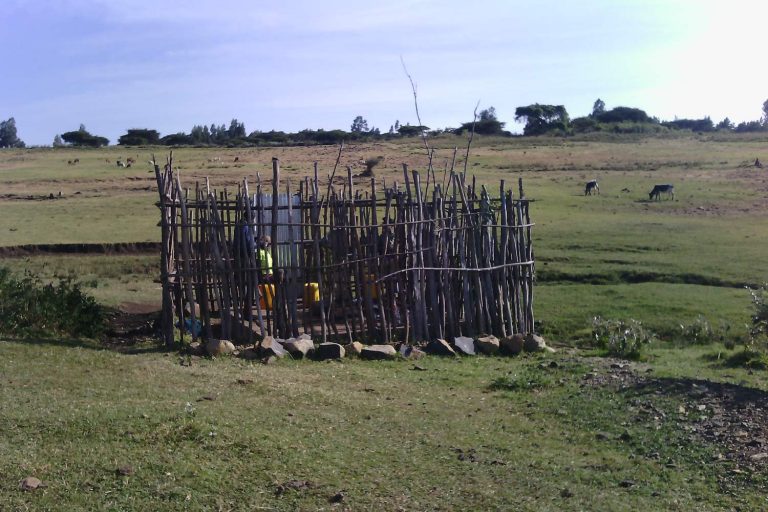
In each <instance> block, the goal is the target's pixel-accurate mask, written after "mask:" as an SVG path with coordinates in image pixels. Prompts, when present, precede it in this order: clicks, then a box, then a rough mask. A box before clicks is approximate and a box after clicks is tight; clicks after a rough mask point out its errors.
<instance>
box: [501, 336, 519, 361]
mask: <svg viewBox="0 0 768 512" xmlns="http://www.w3.org/2000/svg"><path fill="white" fill-rule="evenodd" d="M524 344H525V336H523V335H522V334H519V333H518V334H513V335H512V336H507V337H506V338H502V340H501V342H500V343H499V347H500V349H501V351H502V352H503V353H504V354H507V355H511V356H516V355H517V354H519V353H520V352H522V351H523V345H524Z"/></svg>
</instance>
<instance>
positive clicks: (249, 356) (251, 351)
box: [240, 348, 259, 361]
mask: <svg viewBox="0 0 768 512" xmlns="http://www.w3.org/2000/svg"><path fill="white" fill-rule="evenodd" d="M240 357H242V358H243V359H245V360H246V361H255V360H256V359H258V358H259V351H258V350H257V349H255V348H247V349H245V350H243V351H241V352H240Z"/></svg>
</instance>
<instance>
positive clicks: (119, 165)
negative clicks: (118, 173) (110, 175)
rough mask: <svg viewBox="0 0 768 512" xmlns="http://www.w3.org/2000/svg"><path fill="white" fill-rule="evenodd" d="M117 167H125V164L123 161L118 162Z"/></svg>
mask: <svg viewBox="0 0 768 512" xmlns="http://www.w3.org/2000/svg"><path fill="white" fill-rule="evenodd" d="M117 166H118V167H125V163H124V162H123V161H122V160H118V161H117Z"/></svg>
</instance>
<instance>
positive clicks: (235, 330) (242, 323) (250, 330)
mask: <svg viewBox="0 0 768 512" xmlns="http://www.w3.org/2000/svg"><path fill="white" fill-rule="evenodd" d="M229 325H230V326H231V329H232V339H233V340H234V341H235V342H236V343H237V344H239V345H249V344H251V343H253V342H254V341H255V340H257V339H258V336H259V334H260V333H261V327H260V326H259V321H258V319H257V318H255V317H254V318H253V319H252V320H251V322H250V323H249V322H248V320H247V319H244V318H240V319H235V317H234V316H232V315H229Z"/></svg>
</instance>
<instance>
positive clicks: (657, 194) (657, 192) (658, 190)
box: [648, 183, 675, 201]
mask: <svg viewBox="0 0 768 512" xmlns="http://www.w3.org/2000/svg"><path fill="white" fill-rule="evenodd" d="M661 194H666V195H667V196H668V197H669V198H670V199H675V187H674V186H673V185H670V184H668V183H667V184H665V185H654V186H653V190H651V193H650V194H648V199H649V200H656V201H660V200H661Z"/></svg>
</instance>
